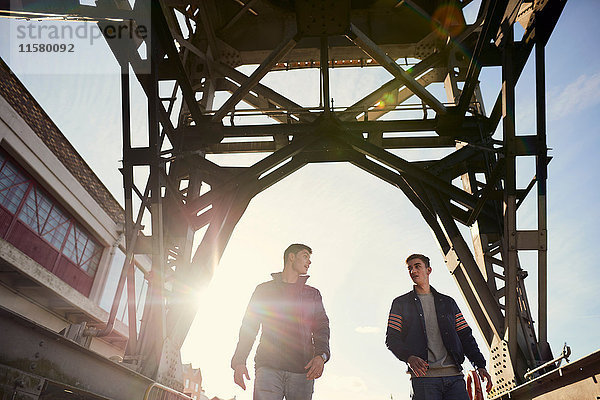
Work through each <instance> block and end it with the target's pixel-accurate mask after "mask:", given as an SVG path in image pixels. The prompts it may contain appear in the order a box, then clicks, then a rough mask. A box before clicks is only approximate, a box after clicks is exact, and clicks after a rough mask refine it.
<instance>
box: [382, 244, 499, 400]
mask: <svg viewBox="0 0 600 400" xmlns="http://www.w3.org/2000/svg"><path fill="white" fill-rule="evenodd" d="M406 265H407V266H408V273H409V275H410V277H411V279H412V281H413V282H414V284H415V285H414V287H413V290H412V291H410V292H408V293H406V294H405V295H402V296H400V297H397V298H396V299H394V301H393V303H392V309H391V310H390V316H389V318H388V327H387V333H386V345H387V347H388V349H390V351H391V352H392V353H394V355H395V356H396V357H397V358H398V359H399V360H401V361H404V362H406V363H407V364H408V367H409V372H410V375H411V382H412V387H413V393H414V397H413V399H414V400H463V399H464V400H468V399H469V397H468V395H467V391H466V387H465V381H464V378H463V375H462V372H461V370H462V363H463V361H464V360H465V355H466V356H467V358H468V359H469V360H470V361H471V362H472V363H473V364H474V365H475V366H476V367H477V372H478V373H479V376H480V377H481V379H482V380H483V379H485V380H486V381H487V387H486V389H487V391H488V392H489V391H490V390H491V388H492V380H491V377H490V375H489V374H488V372H487V370H486V369H485V359H484V357H483V355H482V354H481V352H480V351H479V347H478V346H477V343H476V342H475V338H473V335H472V332H471V328H470V327H469V325H467V322H466V321H465V319H464V317H463V315H462V313H461V312H460V310H459V308H458V306H457V305H456V302H455V301H454V299H452V298H451V297H450V296H446V295H444V294H441V293H439V292H438V291H436V290H435V289H434V288H433V287H431V286H430V285H429V274H430V273H431V266H430V265H429V258H428V257H426V256H424V255H423V254H412V255H411V256H409V257H408V258H407V259H406Z"/></svg>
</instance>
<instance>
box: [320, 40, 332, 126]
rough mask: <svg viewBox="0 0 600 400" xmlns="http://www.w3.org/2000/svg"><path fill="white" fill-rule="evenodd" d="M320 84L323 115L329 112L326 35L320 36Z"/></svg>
mask: <svg viewBox="0 0 600 400" xmlns="http://www.w3.org/2000/svg"><path fill="white" fill-rule="evenodd" d="M321 85H322V93H323V98H322V100H323V110H324V111H325V115H329V113H330V112H331V102H330V99H329V96H330V95H329V40H328V38H327V36H323V37H322V38H321Z"/></svg>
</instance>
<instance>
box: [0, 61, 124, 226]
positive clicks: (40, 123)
mask: <svg viewBox="0 0 600 400" xmlns="http://www.w3.org/2000/svg"><path fill="white" fill-rule="evenodd" d="M0 96H2V97H4V98H5V99H6V101H7V102H8V103H9V104H10V105H11V106H12V108H13V109H14V110H15V111H16V112H17V113H18V114H19V115H20V116H21V118H23V120H25V122H26V123H27V124H28V125H29V126H30V127H31V129H32V130H33V131H34V132H35V133H36V135H38V137H39V138H40V139H42V141H43V142H44V144H45V145H46V147H48V148H49V149H50V150H51V151H52V152H53V153H54V154H55V155H56V157H57V158H58V159H59V160H60V161H61V162H62V163H63V165H64V166H65V167H66V168H67V169H68V170H69V172H70V173H71V174H72V175H73V176H74V177H75V178H76V179H77V180H78V181H79V183H80V184H81V185H82V186H83V187H84V188H85V190H86V191H87V192H88V193H89V194H90V196H92V198H93V199H94V200H95V201H96V202H97V203H98V204H99V205H100V207H102V209H103V210H104V211H106V213H107V214H108V215H109V216H110V218H111V219H112V220H113V221H114V222H115V223H117V224H120V223H123V222H124V221H125V214H124V211H123V208H122V207H121V205H120V204H119V203H118V202H117V200H116V199H115V198H114V197H113V195H112V194H111V193H110V192H109V191H108V189H107V188H106V186H104V184H103V183H102V181H100V179H99V178H98V177H97V176H96V174H95V173H94V171H92V169H91V168H90V166H89V165H88V164H87V163H86V162H85V161H84V160H83V158H82V157H81V155H80V154H79V153H78V152H77V150H75V148H74V147H73V145H71V143H70V142H69V141H68V140H67V138H66V137H65V136H64V135H63V134H62V132H61V131H60V129H59V128H58V127H57V126H56V124H54V122H53V121H52V119H51V118H50V117H49V116H48V114H46V112H45V111H44V109H43V108H42V107H41V106H40V104H39V103H38V102H37V101H36V100H35V99H34V98H33V96H32V95H31V93H29V91H28V90H27V89H26V88H25V86H24V85H23V83H21V81H20V80H19V79H18V78H17V77H16V75H15V74H14V73H13V72H12V71H11V70H10V68H9V66H8V65H6V63H5V62H4V60H2V59H1V58H0Z"/></svg>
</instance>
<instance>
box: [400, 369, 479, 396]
mask: <svg viewBox="0 0 600 400" xmlns="http://www.w3.org/2000/svg"><path fill="white" fill-rule="evenodd" d="M411 381H412V387H413V395H412V399H413V400H469V395H468V394H467V385H466V384H465V379H464V378H463V376H462V375H458V376H440V377H425V378H412V379H411Z"/></svg>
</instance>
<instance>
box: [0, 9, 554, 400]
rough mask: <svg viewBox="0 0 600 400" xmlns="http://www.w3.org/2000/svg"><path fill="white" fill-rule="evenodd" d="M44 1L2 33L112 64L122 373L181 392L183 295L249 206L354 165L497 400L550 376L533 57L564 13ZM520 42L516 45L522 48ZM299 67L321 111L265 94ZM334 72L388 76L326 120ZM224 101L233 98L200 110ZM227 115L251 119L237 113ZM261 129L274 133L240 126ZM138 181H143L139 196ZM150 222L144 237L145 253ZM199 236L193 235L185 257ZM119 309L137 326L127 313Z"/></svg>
mask: <svg viewBox="0 0 600 400" xmlns="http://www.w3.org/2000/svg"><path fill="white" fill-rule="evenodd" d="M23 3H25V2H23ZM40 3H42V2H31V4H29V5H26V6H24V7H23V8H20V9H14V8H13V9H10V8H7V7H5V8H4V10H0V15H5V16H11V17H29V18H45V17H48V18H50V17H55V16H56V15H60V16H62V17H64V18H65V19H73V20H79V21H81V20H92V21H98V22H97V23H98V25H99V27H100V28H101V29H102V30H103V33H104V34H105V38H106V40H107V42H108V44H109V46H110V47H111V50H112V51H113V53H114V55H115V57H116V59H117V60H118V62H119V64H120V65H121V73H122V110H123V158H124V159H123V170H122V173H123V179H124V187H125V206H126V207H125V208H126V219H127V225H126V237H127V251H128V259H131V257H132V255H134V254H141V253H144V254H151V256H152V260H153V266H152V269H153V274H152V277H151V278H149V279H150V289H149V290H148V296H149V297H150V298H149V299H148V300H147V301H146V304H151V305H152V306H151V307H146V309H145V310H144V317H143V322H142V330H141V331H140V332H137V330H136V323H135V322H133V323H130V324H129V327H130V332H129V337H130V340H129V343H128V346H127V355H126V359H127V360H132V361H131V362H132V365H130V367H131V368H133V369H135V370H137V371H139V372H141V373H142V374H144V375H146V376H148V377H151V378H152V379H155V380H158V381H160V382H163V383H165V384H168V385H176V383H175V376H173V375H172V373H170V372H169V371H171V370H172V368H170V367H171V365H170V364H169V362H168V361H166V360H168V357H165V356H164V355H165V354H168V353H170V352H173V351H176V350H178V349H179V348H180V346H181V344H182V343H183V340H184V339H185V337H186V335H187V332H188V330H189V328H190V325H191V323H192V320H193V318H194V316H195V313H196V307H197V306H196V304H195V299H194V298H192V297H190V294H189V293H188V291H187V290H186V288H187V287H188V286H189V282H194V283H195V284H199V283H208V282H209V281H210V279H211V277H212V274H213V271H214V270H215V268H216V267H217V264H218V262H219V259H220V258H221V255H222V254H223V252H224V250H225V247H226V245H227V242H228V240H229V238H230V236H231V234H232V231H233V229H234V228H235V226H236V224H237V222H238V221H239V219H240V218H241V216H242V214H243V213H244V211H245V209H246V208H247V206H248V204H249V202H250V201H251V199H252V198H253V197H254V196H255V195H256V194H258V193H260V192H261V191H263V190H265V189H267V188H268V187H270V186H271V185H273V184H274V183H276V182H278V181H279V180H281V179H283V178H285V177H286V176H288V175H290V174H292V173H293V172H294V171H296V170H298V169H300V168H302V167H303V166H305V165H307V164H309V163H319V162H349V163H352V164H354V165H356V166H357V167H359V168H361V169H363V170H365V171H367V172H369V173H371V174H373V175H375V176H377V177H379V178H381V179H382V180H384V181H386V182H388V183H390V184H392V185H394V186H395V187H397V188H398V189H400V190H401V191H402V192H403V193H404V194H405V195H406V196H407V197H408V198H409V200H410V201H411V202H412V203H413V205H414V206H415V207H416V208H417V209H418V210H419V212H420V213H421V214H422V216H423V218H424V220H425V222H426V223H427V224H428V226H429V227H430V228H431V230H432V232H433V233H434V235H435V237H436V239H437V241H438V243H439V246H440V249H441V251H442V253H443V256H444V258H445V260H446V264H447V267H448V269H449V271H450V272H451V273H452V275H453V276H454V277H455V279H456V282H457V284H458V286H459V288H460V290H461V292H462V294H463V295H464V298H465V299H466V301H467V304H468V306H469V308H470V311H471V313H472V314H473V315H474V317H475V319H476V321H477V324H478V327H479V329H480V331H481V333H482V335H483V337H484V338H485V340H486V342H487V345H488V346H489V348H490V352H491V358H492V359H491V360H490V368H491V374H492V376H493V377H494V380H495V382H494V391H493V392H492V393H491V397H492V398H498V397H502V396H503V395H506V393H508V392H509V391H511V390H513V389H514V388H515V387H517V386H519V385H522V384H524V382H525V379H524V374H525V372H526V371H527V370H531V369H534V368H536V367H538V366H539V365H542V364H544V363H546V362H547V361H549V360H551V359H552V352H551V350H550V348H549V345H548V342H547V300H546V286H547V284H546V266H547V256H546V254H547V230H546V215H547V211H546V204H547V202H546V175H547V173H546V172H547V164H548V162H549V157H548V154H547V145H546V117H545V108H546V107H545V77H544V71H545V66H544V62H545V55H544V48H545V45H546V43H547V41H548V39H549V37H550V34H551V33H552V31H553V29H554V26H555V25H556V23H557V21H558V18H559V16H560V14H561V12H562V10H563V8H564V6H565V3H566V0H549V1H527V0H499V1H495V0H482V1H481V4H480V5H479V6H478V11H477V18H476V20H475V21H474V22H473V23H467V22H466V21H465V18H464V13H463V11H464V8H465V7H469V6H471V7H473V6H475V4H471V3H472V2H471V1H469V0H463V1H458V0H455V1H453V0H450V1H448V0H444V1H441V0H440V1H425V0H402V1H391V0H390V1H370V0H352V1H350V0H345V1H344V0H340V1H316V0H315V1H312V0H244V1H241V0H235V1H234V0H222V1H216V0H206V1H189V0H160V1H159V0H152V1H148V2H141V1H137V2H135V4H134V6H133V9H132V8H131V6H130V3H129V2H128V1H124V0H98V1H97V2H96V6H83V5H80V4H79V2H77V1H72V2H71V3H72V4H69V2H62V3H61V4H60V5H55V6H53V7H55V8H52V7H50V6H48V5H39V4H40ZM115 21H122V22H115ZM132 23H133V24H134V26H136V27H143V28H146V29H145V30H143V31H144V32H147V34H145V35H143V34H142V35H140V36H137V37H136V36H135V35H134V37H132V38H128V39H123V38H118V39H114V38H111V36H114V35H110V30H109V29H107V28H110V27H111V26H112V27H114V26H115V24H117V25H119V24H122V25H123V26H125V25H126V24H130V25H129V26H132V25H131V24H132ZM515 24H520V25H521V26H522V28H523V30H524V33H523V35H522V37H520V38H515V33H514V32H515V28H514V27H515ZM138 32H140V31H138ZM144 47H145V50H141V49H143V48H144ZM532 57H534V58H535V71H536V72H535V79H536V84H535V88H536V89H535V91H536V93H535V97H536V114H535V119H536V133H535V134H532V135H517V133H516V127H515V120H514V115H515V85H516V83H517V82H518V80H519V77H520V75H521V72H522V71H523V69H524V66H525V63H526V62H527V60H529V59H530V58H532ZM244 65H255V66H256V68H255V69H254V70H253V72H251V73H250V74H249V75H247V74H245V73H243V72H241V71H240V69H239V68H237V67H240V66H244ZM488 67H500V69H501V71H502V89H501V91H500V92H499V93H498V95H497V98H496V101H495V103H494V104H492V105H491V107H486V106H485V105H484V103H483V98H482V96H481V91H480V85H479V81H480V79H482V76H481V71H482V69H483V68H488ZM302 68H318V69H319V71H320V79H319V85H320V88H321V90H320V102H319V105H318V106H310V107H309V106H306V105H301V104H297V103H296V102H295V101H294V100H292V99H290V98H287V97H286V96H284V95H282V94H281V93H278V92H277V91H275V90H273V89H272V88H269V87H267V86H265V85H263V84H261V83H260V81H261V79H262V78H263V77H264V76H265V75H266V74H267V73H269V72H270V71H274V70H279V71H289V72H286V73H293V70H296V69H302ZM332 68H357V69H359V68H362V69H360V71H367V70H368V69H369V68H383V69H385V70H386V71H387V72H388V73H389V74H390V80H389V81H388V82H387V83H385V84H384V85H382V86H381V87H379V88H374V90H373V91H372V92H371V93H370V94H368V95H367V96H365V97H364V98H363V99H361V100H359V101H357V102H356V103H355V104H353V105H351V106H349V107H334V106H333V105H332V101H331V96H330V88H329V74H330V69H332ZM243 70H244V71H246V70H247V69H243ZM131 77H135V78H137V80H138V81H139V83H140V84H141V86H142V88H143V90H144V92H145V94H146V96H147V99H148V113H147V117H148V126H149V129H148V136H147V141H148V143H149V145H148V146H144V147H135V146H132V144H131V143H132V134H131V128H130V123H131V121H130V93H129V86H130V81H129V80H130V78H131ZM436 83H437V84H440V83H443V86H444V89H445V98H438V97H440V96H439V94H436V92H435V90H434V87H435V86H436V85H435V84H436ZM356 84H357V85H360V80H359V81H358V82H356ZM165 88H168V90H166V91H165ZM221 93H228V97H227V99H226V100H225V101H224V103H223V104H222V105H221V106H219V107H215V106H214V105H215V104H216V102H215V96H216V95H220V94H221ZM241 102H245V103H246V104H247V105H249V106H250V108H244V109H239V108H236V106H237V105H239V104H240V103H241ZM256 116H263V117H268V121H270V122H269V123H266V124H262V125H256V124H250V123H247V122H248V120H249V119H250V117H256ZM383 116H386V117H385V118H382V117H383ZM246 117H248V119H246ZM233 121H235V124H233ZM238 121H241V122H238ZM432 148H445V149H449V154H448V155H447V156H445V157H443V158H435V159H421V160H418V161H407V160H405V159H404V158H402V157H400V156H398V155H397V152H394V151H393V150H396V149H432ZM245 153H265V157H264V158H262V159H261V160H260V161H258V162H256V163H255V164H253V165H250V166H247V167H230V166H227V165H220V164H217V163H215V162H212V161H210V160H209V159H207V155H209V158H210V155H213V154H245ZM519 157H535V159H536V170H535V175H534V176H531V177H530V178H531V180H530V183H529V184H528V185H527V186H526V187H517V183H516V176H517V172H518V171H517V159H518V158H519ZM134 167H145V168H144V169H145V171H144V173H146V174H148V172H149V178H148V179H147V180H144V182H146V185H145V187H142V186H141V185H139V182H140V179H138V178H137V176H136V174H137V173H138V172H137V171H139V170H140V169H139V168H134ZM527 197H535V204H536V208H537V228H536V229H532V230H519V229H517V224H516V221H517V214H518V209H519V207H520V205H521V204H522V203H523V201H524V200H525V199H526V198H527ZM134 204H141V206H139V207H134ZM146 214H148V215H150V224H149V226H146V230H145V232H151V233H150V234H146V235H144V234H141V233H140V232H141V230H142V219H143V218H144V216H145V215H146ZM147 225H148V224H147ZM459 225H463V226H466V227H468V228H469V229H470V232H471V238H465V237H464V236H463V234H462V233H461V231H460V230H459ZM197 232H203V233H202V237H201V240H200V244H199V246H197V248H193V246H192V245H193V241H194V237H195V235H196V233H197ZM468 240H471V241H472V243H473V245H472V246H469V245H468V244H467V241H468ZM471 247H472V248H473V249H474V251H472V250H471ZM524 250H527V251H535V252H536V253H537V265H534V266H527V268H529V269H536V275H537V277H538V283H537V286H538V296H537V299H536V300H537V309H538V315H537V316H535V317H536V319H537V329H535V328H534V316H533V315H532V313H531V309H530V305H529V299H528V296H527V293H526V291H525V285H524V279H525V277H526V276H527V269H526V268H525V267H524V266H522V265H521V264H520V262H519V253H520V252H521V251H524ZM132 268H133V265H130V264H126V265H125V266H124V269H123V274H122V278H121V281H120V285H119V289H118V291H117V294H116V296H115V299H120V298H121V292H122V290H125V289H126V290H127V291H128V292H130V293H134V288H132V287H131V285H132V284H133V283H129V282H130V281H133V280H132V279H129V280H127V282H128V284H127V285H128V286H127V288H125V281H126V280H125V277H126V276H127V274H128V273H131V269H132ZM167 275H168V279H169V280H170V282H171V284H169V285H168V286H165V280H166V278H165V277H166V276H167ZM165 299H166V300H165ZM173 299H177V301H173ZM116 305H117V303H116V302H115V307H113V311H114V312H116ZM129 307H130V311H129V315H134V316H135V315H136V313H135V300H132V301H130V303H129ZM132 307H133V308H132ZM114 312H113V313H112V314H111V315H114ZM113 318H114V317H113ZM156 332H164V334H163V335H162V336H161V335H156ZM165 343H166V344H165ZM140 359H143V360H144V362H137V361H135V360H140ZM551 369H553V368H551V367H548V368H546V369H542V370H540V371H539V372H538V373H537V375H542V374H545V373H547V372H548V371H549V370H551ZM534 375H536V374H534Z"/></svg>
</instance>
